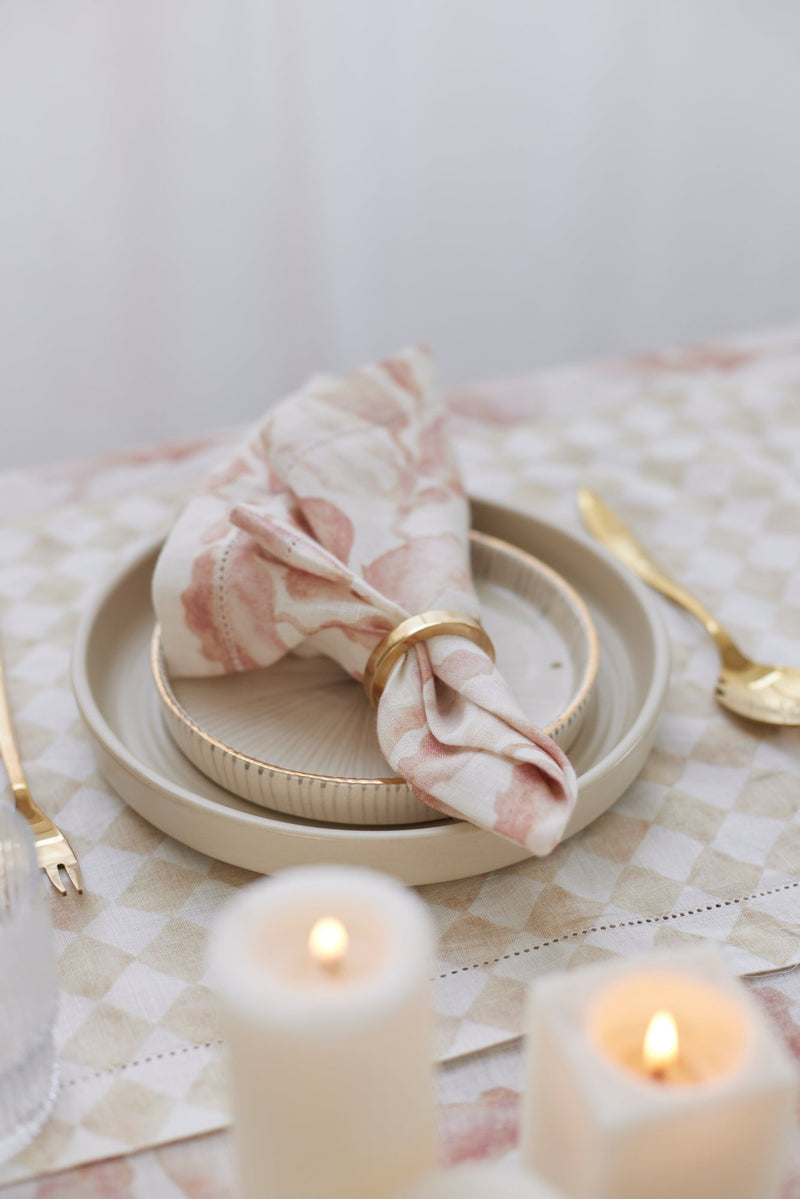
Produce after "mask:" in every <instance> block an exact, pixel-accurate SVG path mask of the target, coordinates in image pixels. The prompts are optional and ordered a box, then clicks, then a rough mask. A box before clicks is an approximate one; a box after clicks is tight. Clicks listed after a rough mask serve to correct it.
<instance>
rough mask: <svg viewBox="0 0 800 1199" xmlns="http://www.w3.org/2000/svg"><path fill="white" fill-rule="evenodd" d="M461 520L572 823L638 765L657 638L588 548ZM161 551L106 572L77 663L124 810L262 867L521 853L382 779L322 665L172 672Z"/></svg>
mask: <svg viewBox="0 0 800 1199" xmlns="http://www.w3.org/2000/svg"><path fill="white" fill-rule="evenodd" d="M473 525H474V530H475V531H474V533H473V537H472V566H473V575H474V578H475V581H476V588H477V590H478V593H479V597H480V600H481V608H482V620H483V622H484V624H485V626H486V629H487V631H488V633H489V635H490V636H491V638H492V640H493V641H494V644H495V648H496V651H497V662H498V666H499V667H500V669H501V671H502V672H503V674H504V675H505V677H506V678H507V679H508V681H509V683H510V685H511V687H512V690H513V691H514V693H515V694H516V696H517V698H518V700H519V701H520V703H521V705H522V707H523V709H524V710H525V711H526V713H527V714H528V715H529V716H530V717H531V718H532V719H533V720H534V721H535V722H536V723H537V724H539V725H540V726H542V727H546V728H548V729H549V731H550V732H551V733H552V735H553V736H554V737H555V738H556V740H558V741H559V742H560V743H561V745H562V746H563V747H564V748H565V749H568V750H569V752H570V756H571V758H572V761H573V763H574V765H575V768H576V770H577V772H578V775H579V796H578V803H577V805H576V809H575V812H574V814H573V818H572V821H571V824H570V827H569V829H568V830H567V833H568V835H569V834H570V833H572V832H575V831H577V829H579V828H581V827H583V826H584V825H585V824H588V823H589V822H590V821H591V820H593V819H595V817H596V816H597V815H599V814H600V813H601V812H602V811H604V810H605V809H606V808H607V807H609V806H610V804H612V803H613V802H614V801H615V800H616V799H617V798H618V797H619V795H620V794H621V793H622V791H623V790H624V789H625V788H626V787H627V786H628V784H629V783H630V782H631V781H632V780H633V778H634V777H635V775H636V774H637V773H638V771H639V769H640V768H641V766H642V764H643V761H644V758H645V756H646V754H647V752H648V750H649V747H650V744H651V742H652V738H653V735H654V731H655V722H656V719H657V716H658V712H659V710H660V708H661V705H662V703H663V698H664V693H665V689H666V683H667V678H668V650H667V643H666V637H665V634H664V631H663V628H662V626H661V624H660V621H659V618H658V616H657V613H656V612H655V610H654V607H653V603H652V600H651V598H650V597H649V596H647V595H646V594H645V593H644V591H643V589H642V588H641V587H640V585H639V584H638V583H636V581H635V580H633V579H632V578H630V577H629V575H628V574H627V572H625V571H624V568H623V567H621V566H619V564H618V563H616V562H615V561H614V560H613V559H612V558H611V557H610V556H609V555H608V554H607V553H606V552H605V551H604V550H603V549H601V548H600V547H598V546H596V545H594V544H591V543H589V542H588V541H586V540H585V539H583V538H582V537H577V536H575V535H573V534H571V533H568V532H566V531H565V530H563V529H560V528H558V527H557V526H555V525H552V524H549V523H547V522H544V521H541V520H538V519H536V518H534V517H531V516H528V515H525V514H523V513H520V512H516V511H513V510H511V509H508V508H505V507H502V506H499V505H494V504H489V503H486V502H482V501H474V502H473ZM159 548H160V546H159V545H154V546H152V547H150V548H149V549H148V550H147V551H145V552H144V553H141V554H140V555H139V556H138V557H137V558H136V559H135V560H134V561H133V562H129V563H127V564H126V565H125V567H124V568H123V569H122V570H121V571H120V572H119V573H118V574H117V575H116V576H115V578H114V579H112V580H111V581H110V583H109V584H108V586H107V587H106V588H105V590H104V591H103V593H102V594H101V595H100V596H99V597H98V598H97V600H96V602H95V604H94V606H93V608H92V609H91V610H90V611H88V612H87V613H86V615H85V617H84V620H83V622H82V625H81V628H80V630H79V633H78V636H77V640H76V649H75V655H74V660H73V681H74V686H75V692H76V696H77V699H78V703H79V706H80V708H81V712H82V715H83V718H84V721H85V723H86V725H87V728H88V729H89V732H90V735H91V738H92V742H93V747H94V750H95V754H96V756H97V759H98V762H99V765H100V768H101V770H103V772H104V773H105V774H106V776H107V778H108V779H109V781H110V782H111V784H112V785H113V786H114V787H115V788H116V790H117V791H118V792H119V793H120V795H122V797H123V798H124V799H125V800H126V801H127V802H128V803H129V804H131V806H133V807H134V808H135V809H136V810H137V811H139V812H140V813H141V814H142V815H143V816H145V817H146V818H147V819H148V820H150V821H151V822H152V823H154V824H156V825H157V826H158V827H160V828H161V829H163V831H165V832H167V833H169V834H170V835H171V836H174V837H177V838H178V839H179V840H181V841H184V842H185V843H186V844H189V845H191V846H193V847H194V848H196V849H199V850H202V851H203V852H206V853H209V854H211V855H213V856H214V857H217V858H222V859H223V860H226V861H229V862H232V863H235V864H238V865H240V866H244V867H247V868H249V869H252V870H257V871H260V872H266V873H269V872H271V871H273V870H275V869H278V868H280V867H283V866H287V865H293V864H299V863H307V862H316V861H336V862H350V863H356V864H362V865H372V866H374V867H376V868H378V869H383V870H387V871H389V872H391V873H394V874H396V875H398V876H399V877H401V878H403V879H404V880H405V881H407V882H409V883H427V882H436V881H442V880H445V879H451V878H458V877H464V876H467V875H470V874H476V873H481V872H484V871H486V870H491V869H495V868H497V867H500V866H504V865H508V864H510V863H511V862H514V861H519V860H521V859H522V858H523V857H525V856H526V853H525V850H524V849H522V848H521V847H520V846H518V845H515V844H512V843H511V842H507V841H505V840H503V839H501V838H499V837H496V836H494V835H492V834H491V833H487V832H485V831H483V830H481V829H478V828H475V827H473V826H472V825H469V824H467V823H465V822H462V821H455V820H443V819H442V818H441V817H440V816H439V814H438V813H436V812H434V811H432V810H431V809H429V808H427V807H426V806H425V805H424V804H422V803H420V801H419V800H417V799H416V797H415V796H414V795H413V793H412V792H411V791H410V789H409V788H408V787H407V786H406V785H405V783H403V781H402V780H401V779H397V778H393V777H391V772H390V770H389V768H388V766H387V765H386V763H385V761H384V760H383V758H382V756H381V754H380V749H379V747H378V745H377V738H376V736H375V717H374V712H373V711H372V709H371V708H370V706H369V704H368V703H367V700H366V697H365V696H364V693H363V690H362V688H361V687H360V685H359V684H358V683H356V682H354V681H353V680H352V679H350V678H349V677H348V676H347V675H345V674H344V673H343V672H342V670H341V669H340V668H339V667H338V666H337V665H336V664H335V663H333V662H331V661H329V660H327V659H322V658H302V657H296V656H288V657H287V658H285V659H284V660H282V661H281V662H280V663H278V664H277V665H275V666H273V667H272V668H270V669H269V670H263V671H252V672H248V673H247V674H242V675H237V676H226V677H222V678H219V677H218V678H213V679H200V680H198V679H192V680H186V679H184V680H174V679H170V678H169V677H168V674H167V671H166V669H165V664H164V659H163V655H162V653H161V648H160V644H159V640H158V634H157V631H156V634H155V636H154V635H153V616H152V609H151V606H150V598H149V593H150V581H151V577H152V570H153V566H154V564H155V559H156V557H157V554H158V550H159Z"/></svg>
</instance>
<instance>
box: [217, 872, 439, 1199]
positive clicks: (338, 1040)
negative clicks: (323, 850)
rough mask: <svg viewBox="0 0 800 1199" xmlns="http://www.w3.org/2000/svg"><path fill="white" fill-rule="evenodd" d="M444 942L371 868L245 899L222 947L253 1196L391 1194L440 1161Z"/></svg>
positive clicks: (402, 893)
mask: <svg viewBox="0 0 800 1199" xmlns="http://www.w3.org/2000/svg"><path fill="white" fill-rule="evenodd" d="M432 958H433V938H432V933H431V928H430V924H429V920H428V916H427V913H426V911H425V909H424V906H423V905H422V903H421V902H420V901H419V900H418V899H417V897H416V896H415V895H414V894H413V893H412V892H410V891H408V890H406V889H405V888H404V887H402V886H401V885H400V884H399V883H397V882H395V881H394V880H392V879H390V878H388V877H387V876H385V875H380V874H377V873H374V872H372V871H368V870H356V869H349V868H346V867H334V866H321V867H315V868H302V869H296V870H288V871H286V872H284V873H283V874H280V875H277V876H275V877H274V878H271V879H262V880H261V881H259V882H257V883H254V884H253V885H252V886H250V887H248V888H246V889H245V890H244V891H243V892H242V893H241V894H240V895H238V896H237V897H236V899H235V900H234V901H233V902H232V903H231V904H230V905H229V906H228V908H227V909H226V910H225V911H224V912H223V914H222V916H221V918H220V919H219V921H218V922H217V925H216V926H215V928H214V930H213V932H212V937H211V943H210V949H209V959H210V974H211V980H212V983H213V985H214V986H215V988H216V990H217V992H218V994H219V996H220V999H221V1004H222V1016H223V1031H224V1034H225V1038H226V1041H227V1043H228V1047H229V1050H230V1064H231V1071H230V1073H231V1086H232V1093H233V1118H234V1128H233V1133H234V1145H235V1150H236V1156H237V1161H238V1166H239V1173H240V1181H241V1194H242V1196H243V1199H263V1196H265V1195H274V1196H280V1199H311V1197H312V1196H320V1197H321V1196H325V1199H383V1197H384V1196H389V1195H391V1194H392V1193H393V1192H394V1191H395V1190H396V1189H397V1188H398V1187H399V1186H401V1185H404V1184H405V1183H406V1182H408V1181H409V1180H411V1179H412V1178H415V1177H417V1176H418V1175H419V1174H420V1173H423V1172H424V1171H426V1170H429V1169H430V1168H431V1167H432V1166H433V1165H434V1163H435V1157H436V1137H435V1119H434V1111H435V1109H434V1082H433V1064H432V1063H433V1052H432V1007H431V996H430V987H431V984H430V981H429V980H430V976H431V973H432Z"/></svg>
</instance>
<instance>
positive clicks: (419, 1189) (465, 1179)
mask: <svg viewBox="0 0 800 1199" xmlns="http://www.w3.org/2000/svg"><path fill="white" fill-rule="evenodd" d="M395 1199H563V1195H562V1194H561V1192H560V1191H555V1190H553V1188H552V1187H551V1186H548V1185H547V1183H546V1182H543V1181H542V1179H541V1178H537V1177H536V1176H535V1175H533V1174H530V1173H528V1172H527V1171H525V1172H521V1171H519V1170H515V1169H509V1168H507V1167H504V1166H492V1165H485V1164H481V1165H465V1166H456V1167H455V1169H452V1170H437V1171H436V1172H435V1173H432V1174H426V1175H425V1176H424V1177H423V1178H420V1179H418V1180H417V1181H416V1182H415V1183H412V1185H411V1186H410V1187H406V1188H405V1189H404V1190H402V1191H400V1192H398V1194H397V1195H396V1196H395Z"/></svg>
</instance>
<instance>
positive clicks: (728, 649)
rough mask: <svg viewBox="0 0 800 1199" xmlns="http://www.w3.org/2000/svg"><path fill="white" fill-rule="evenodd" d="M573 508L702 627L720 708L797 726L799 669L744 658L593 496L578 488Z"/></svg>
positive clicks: (715, 622) (635, 570)
mask: <svg viewBox="0 0 800 1199" xmlns="http://www.w3.org/2000/svg"><path fill="white" fill-rule="evenodd" d="M578 504H579V506H580V510H581V514H582V516H583V519H584V522H585V524H586V527H587V528H588V529H589V531H590V532H591V533H593V534H594V536H595V537H596V538H597V540H598V541H601V542H602V543H603V545H605V546H606V547H607V549H610V550H611V552H612V554H616V556H617V557H618V558H620V559H621V560H622V561H623V562H624V563H625V565H626V566H628V567H629V568H630V569H631V570H632V571H633V573H634V574H635V575H638V576H639V578H640V579H643V580H644V581H645V583H649V584H650V586H651V587H655V588H656V590H657V591H660V592H662V593H663V594H664V595H666V596H667V597H668V598H669V599H671V600H672V601H673V602H674V603H676V604H680V606H681V607H682V608H686V610H687V611H688V612H691V613H692V615H693V616H696V617H697V619H698V620H699V621H701V622H702V623H703V624H704V625H705V627H706V629H707V630H708V632H709V633H710V634H711V636H712V637H713V638H714V640H715V642H716V643H717V649H718V650H719V654H720V658H721V659H722V669H721V671H720V675H719V678H718V679H717V686H716V696H717V699H718V700H719V702H720V703H721V704H722V706H723V707H725V708H730V710H731V711H732V712H736V713H737V715H739V716H745V717H747V719H748V720H759V721H761V722H762V723H765V724H790V725H795V724H796V725H800V670H798V669H796V668H795V667H792V666H765V665H762V664H761V663H759V662H752V661H751V660H750V658H747V657H745V655H744V654H743V653H742V651H741V650H740V649H739V647H738V646H737V645H736V644H735V643H734V641H733V638H732V637H731V636H730V634H729V633H727V632H726V631H725V629H723V627H722V625H721V624H720V623H719V621H718V620H716V619H715V617H713V616H712V615H711V613H710V612H709V611H708V609H707V608H705V607H704V606H703V605H702V604H701V603H700V601H699V600H697V599H695V597H694V596H693V595H690V594H689V592H688V591H685V590H684V589H683V587H680V586H679V585H678V584H677V583H675V582H673V580H672V579H670V578H669V577H668V576H667V575H665V574H664V572H663V571H662V570H660V569H659V568H658V567H657V566H656V564H655V563H654V562H653V561H652V560H651V559H650V558H649V557H648V556H647V554H646V553H645V552H644V550H643V549H642V548H641V546H640V545H639V544H638V542H637V541H636V540H635V538H634V537H633V535H632V533H630V532H629V531H628V529H627V528H626V527H625V525H624V524H623V523H622V521H621V520H620V519H619V517H617V516H615V515H614V513H613V512H611V511H610V510H609V509H608V508H607V507H606V506H605V504H604V503H603V501H602V500H601V499H599V498H598V497H597V496H596V495H595V494H594V492H593V491H589V490H588V489H587V488H585V487H582V488H581V490H580V491H579V492H578Z"/></svg>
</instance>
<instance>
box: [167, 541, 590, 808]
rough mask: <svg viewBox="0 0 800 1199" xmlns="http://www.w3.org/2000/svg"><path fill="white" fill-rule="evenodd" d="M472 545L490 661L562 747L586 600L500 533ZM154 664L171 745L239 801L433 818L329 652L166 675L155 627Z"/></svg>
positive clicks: (576, 696) (586, 647)
mask: <svg viewBox="0 0 800 1199" xmlns="http://www.w3.org/2000/svg"><path fill="white" fill-rule="evenodd" d="M471 553H472V574H473V578H474V580H475V586H476V590H477V592H478V596H479V599H480V603H481V620H482V622H483V625H484V627H485V628H486V630H487V632H488V634H489V636H490V637H491V639H492V642H493V643H494V648H495V652H496V656H497V659H496V660H497V665H498V667H499V669H500V670H501V672H502V673H503V675H504V676H505V677H506V679H507V680H508V682H509V684H510V686H511V689H512V691H513V692H514V695H515V696H516V698H517V700H518V702H519V704H520V706H521V708H522V710H523V711H524V712H525V713H526V714H527V715H528V716H529V717H530V719H531V720H532V721H533V722H534V724H536V725H538V726H539V727H540V728H545V729H547V731H548V732H549V733H550V734H551V735H552V736H553V737H554V739H555V740H556V741H557V742H558V743H559V744H560V745H561V746H562V747H563V748H564V749H565V750H568V749H569V747H570V746H571V745H572V744H573V742H574V741H575V739H576V737H577V736H578V734H579V732H580V728H581V724H582V722H583V718H584V716H585V713H586V704H587V701H588V699H589V695H590V694H591V690H592V687H593V686H594V683H595V680H596V678H597V664H598V652H597V634H596V633H595V628H594V623H593V621H592V618H591V617H590V615H589V612H588V609H587V607H586V605H585V604H584V602H583V600H582V599H581V598H580V596H579V595H578V594H577V592H576V591H575V590H574V588H572V587H570V586H569V584H568V583H567V582H566V581H565V580H564V579H562V578H561V576H560V575H558V574H557V573H556V572H555V571H554V570H552V569H551V568H550V567H549V566H545V565H544V563H542V562H540V561H539V560H538V559H537V558H534V557H533V555H532V554H529V553H526V552H525V551H524V550H520V549H518V548H517V547H516V546H512V545H509V544H508V542H505V541H501V540H499V539H498V538H496V537H489V536H487V535H486V534H485V533H479V532H475V531H473V533H472V537H471ZM152 667H153V675H154V678H155V681H156V687H157V689H158V693H159V696H160V698H161V702H162V706H163V714H164V719H165V721H166V725H167V729H168V731H169V732H170V734H171V735H172V738H173V740H174V741H175V744H176V745H177V746H178V748H179V749H180V750H182V751H183V753H184V754H186V756H187V757H188V758H189V760H190V761H191V762H193V763H194V765H195V766H196V767H197V768H198V770H201V771H202V772H203V774H205V775H208V777H209V778H211V779H213V781H214V782H216V783H219V785H220V786H221V787H224V788H225V789H226V790H227V791H233V793H234V794H235V795H239V796H241V798H242V799H248V800H251V801H252V802H253V803H256V804H259V805H260V806H261V807H264V808H270V809H271V810H273V811H277V812H284V813H288V814H289V815H292V816H302V817H305V818H306V819H308V820H324V821H326V822H327V821H329V822H332V823H335V824H420V823H424V822H428V821H433V820H441V813H439V812H436V811H435V810H434V809H432V808H430V807H428V806H427V805H426V804H424V803H422V802H421V801H420V800H419V799H417V797H416V796H415V795H414V793H413V791H412V790H411V788H410V787H408V786H407V784H406V783H404V782H403V780H402V779H399V778H397V777H393V776H392V771H391V768H390V767H389V765H388V763H387V762H386V760H385V759H384V757H383V756H382V754H381V751H380V746H379V745H378V738H377V733H376V722H375V711H374V709H373V708H372V707H371V705H370V703H369V701H368V700H367V697H366V695H365V694H364V690H363V688H362V687H361V685H360V684H359V683H357V682H355V681H354V680H353V679H351V678H350V677H349V675H347V674H346V673H345V672H344V671H343V670H342V669H341V668H340V667H339V666H337V664H336V663H335V662H332V661H331V660H330V659H329V658H324V657H314V658H301V657H297V656H295V655H293V654H289V655H287V656H286V657H285V658H283V659H282V660H281V661H279V662H277V663H275V665H273V666H270V667H269V668H267V669H265V670H251V671H246V672H244V673H239V674H231V675H223V676H219V675H217V676H214V677H212V678H199V679H197V678H195V679H170V678H169V677H168V675H167V671H166V667H165V662H164V655H163V652H162V650H161V645H160V640H159V634H158V630H156V633H155V635H154V638H153V653H152Z"/></svg>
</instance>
